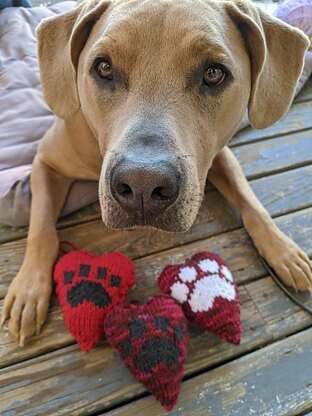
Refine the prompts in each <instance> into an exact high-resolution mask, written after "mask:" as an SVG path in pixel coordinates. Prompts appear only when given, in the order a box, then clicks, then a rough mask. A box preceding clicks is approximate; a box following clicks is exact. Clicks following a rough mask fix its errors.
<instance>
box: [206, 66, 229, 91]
mask: <svg viewBox="0 0 312 416" xmlns="http://www.w3.org/2000/svg"><path fill="white" fill-rule="evenodd" d="M225 77H226V72H225V71H224V70H223V69H222V68H220V67H219V66H216V65H211V66H209V67H208V68H207V69H206V71H205V73H204V82H205V83H206V84H207V85H208V86H211V87H214V86H216V85H219V84H221V83H222V82H223V81H224V80H225Z"/></svg>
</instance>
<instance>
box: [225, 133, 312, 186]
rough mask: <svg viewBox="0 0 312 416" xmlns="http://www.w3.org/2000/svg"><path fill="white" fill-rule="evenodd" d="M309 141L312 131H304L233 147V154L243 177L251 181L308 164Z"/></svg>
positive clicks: (309, 161)
mask: <svg viewBox="0 0 312 416" xmlns="http://www.w3.org/2000/svg"><path fill="white" fill-rule="evenodd" d="M311 139H312V130H306V131H302V132H299V133H294V134H287V135H285V136H282V137H276V138H273V139H269V140H266V141H265V142H256V143H250V144H246V145H243V146H239V147H234V148H233V152H234V154H235V156H236V157H237V159H238V160H239V162H240V165H241V167H242V168H243V171H244V173H245V175H246V176H247V177H248V179H252V178H256V177H260V176H264V175H265V176H267V175H271V174H273V173H275V172H281V171H284V170H289V169H293V168H295V167H299V166H303V165H305V164H310V163H311V161H312V152H311ZM263 143H265V144H266V145H265V147H264V146H263Z"/></svg>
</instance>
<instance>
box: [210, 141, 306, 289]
mask: <svg viewBox="0 0 312 416" xmlns="http://www.w3.org/2000/svg"><path fill="white" fill-rule="evenodd" d="M208 179H209V180H210V182H211V183H212V184H213V185H214V186H215V187H216V188H217V189H218V190H219V191H220V192H221V193H222V194H223V195H224V196H225V197H226V198H227V199H228V200H229V201H230V202H231V203H232V204H233V205H234V206H235V207H236V208H237V209H238V210H239V211H240V214H241V216H242V219H243V223H244V226H245V228H246V231H247V232H248V234H249V235H250V237H251V238H252V240H253V242H254V244H255V246H256V247H257V249H258V251H259V253H260V255H261V256H262V257H264V258H265V259H266V261H267V262H268V263H269V265H270V266H271V267H272V268H273V269H274V270H275V272H276V273H277V274H278V276H279V277H280V278H281V279H282V280H283V281H284V282H285V283H286V284H287V285H288V286H291V287H293V288H294V289H295V290H308V291H310V292H311V294H312V270H311V263H310V260H309V258H308V256H307V255H306V254H305V253H304V252H303V251H302V250H301V249H300V248H299V247H298V246H297V244H295V243H294V242H293V241H292V240H291V239H289V238H288V237H287V236H286V235H285V234H284V233H282V231H280V230H279V228H278V227H277V226H276V225H275V223H274V221H273V220H272V218H271V217H270V215H269V214H268V212H267V211H266V210H265V208H264V207H263V205H262V204H261V203H260V202H259V201H258V199H257V198H256V196H255V194H254V193H253V191H252V189H251V188H250V186H249V184H248V182H247V180H246V178H245V176H244V173H243V171H242V169H241V167H240V165H239V163H238V161H237V159H236V158H235V156H234V154H233V153H232V151H231V150H230V149H229V148H228V147H225V148H224V149H222V150H221V151H220V153H218V155H217V156H216V157H215V159H214V161H213V164H212V167H211V169H210V171H209V174H208Z"/></svg>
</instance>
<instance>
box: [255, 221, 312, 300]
mask: <svg viewBox="0 0 312 416" xmlns="http://www.w3.org/2000/svg"><path fill="white" fill-rule="evenodd" d="M254 242H255V245H256V247H257V249H258V251H259V253H260V255H261V256H262V257H263V258H264V259H265V260H266V261H267V263H268V264H269V265H270V266H271V267H272V269H274V271H275V273H276V274H277V275H278V277H279V278H280V279H281V280H282V281H283V282H284V283H285V284H286V285H287V286H289V287H291V288H293V289H294V290H295V291H296V292H297V291H308V292H310V293H311V295H312V268H311V262H310V259H309V257H308V256H307V255H306V254H305V253H304V251H302V250H301V248H300V247H298V246H297V244H296V243H294V242H293V241H292V240H291V239H290V238H288V237H287V236H286V235H285V234H284V233H282V232H281V231H280V230H279V229H278V228H274V229H273V231H272V232H271V233H267V235H266V238H265V239H259V240H257V239H254Z"/></svg>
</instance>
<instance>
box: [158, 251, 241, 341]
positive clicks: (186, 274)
mask: <svg viewBox="0 0 312 416" xmlns="http://www.w3.org/2000/svg"><path fill="white" fill-rule="evenodd" d="M158 284H159V287H160V290H161V292H162V293H165V294H168V295H170V296H172V297H173V298H174V299H176V300H177V302H179V303H180V304H181V306H182V308H183V310H184V313H185V315H186V316H187V317H188V318H189V319H190V320H193V321H194V322H195V323H196V324H198V325H199V326H201V327H202V328H204V329H206V330H208V331H211V332H213V333H215V334H216V335H218V336H219V337H220V338H221V339H222V340H224V341H228V342H231V343H233V344H235V345H238V344H239V343H240V337H241V332H242V327H241V321H240V302H239V293H238V288H237V285H236V283H235V282H234V280H233V276H232V274H231V272H230V270H229V269H228V268H227V266H226V265H225V264H224V262H223V261H222V259H221V258H220V257H219V256H218V255H217V254H214V253H210V252H201V253H197V254H195V255H194V256H193V257H192V258H191V259H187V260H186V261H185V262H184V263H182V264H174V265H169V266H167V267H165V269H164V270H163V271H162V273H161V274H160V276H159V279H158Z"/></svg>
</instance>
